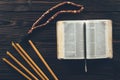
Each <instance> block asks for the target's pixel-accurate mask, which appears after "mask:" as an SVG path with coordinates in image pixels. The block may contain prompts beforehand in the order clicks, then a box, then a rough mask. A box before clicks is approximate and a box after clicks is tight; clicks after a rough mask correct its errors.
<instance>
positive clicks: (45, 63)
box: [29, 40, 58, 80]
mask: <svg viewBox="0 0 120 80" xmlns="http://www.w3.org/2000/svg"><path fill="white" fill-rule="evenodd" d="M29 43H30V45H31V47H32V48H33V49H34V51H35V52H36V54H37V55H38V57H39V58H40V59H41V61H42V62H43V63H44V65H45V66H46V68H47V69H48V71H49V72H50V73H51V75H52V76H53V77H54V79H55V80H58V78H57V76H56V75H55V73H54V72H53V71H52V69H51V68H50V66H49V65H48V64H47V62H46V61H45V59H44V58H43V57H42V55H41V54H40V52H39V51H38V49H37V48H36V47H35V45H34V44H33V43H32V41H31V40H29Z"/></svg>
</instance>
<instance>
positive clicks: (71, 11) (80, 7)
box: [28, 1, 84, 34]
mask: <svg viewBox="0 0 120 80" xmlns="http://www.w3.org/2000/svg"><path fill="white" fill-rule="evenodd" d="M66 4H67V5H72V6H75V7H78V8H79V9H78V10H60V11H58V12H56V13H55V14H54V15H53V16H51V17H50V18H49V19H48V20H47V21H46V22H45V23H43V24H40V25H38V26H36V25H37V24H38V23H39V22H40V21H41V20H42V19H43V18H44V17H45V16H46V15H47V14H49V13H50V12H51V11H53V10H54V9H56V8H58V7H60V6H63V5H66ZM83 9H84V7H83V5H79V4H76V3H73V2H69V1H66V2H62V3H59V4H57V5H56V6H54V7H52V8H50V9H48V10H47V11H46V12H45V13H43V15H42V16H41V17H40V18H39V19H37V20H36V21H35V22H34V23H33V25H32V27H31V29H30V30H29V31H28V34H30V33H31V32H32V31H33V30H34V29H36V28H38V27H43V26H45V25H47V24H48V23H50V21H52V20H53V19H54V18H55V17H57V16H58V15H59V14H61V13H74V14H75V13H80V12H81V11H82V10H83Z"/></svg>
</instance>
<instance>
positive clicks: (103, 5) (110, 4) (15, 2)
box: [0, 0, 120, 11]
mask: <svg viewBox="0 0 120 80" xmlns="http://www.w3.org/2000/svg"><path fill="white" fill-rule="evenodd" d="M62 1H64V0H59V1H54V0H44V1H39V0H34V1H31V0H11V1H4V0H2V1H0V11H46V10H47V9H49V8H51V7H52V6H54V5H56V4H58V3H60V2H62ZM69 1H73V0H69ZM73 2H76V3H78V4H82V5H84V6H85V10H86V11H120V1H119V0H114V1H113V0H102V1H99V0H92V1H89V0H75V1H73ZM98 3H99V4H98Z"/></svg>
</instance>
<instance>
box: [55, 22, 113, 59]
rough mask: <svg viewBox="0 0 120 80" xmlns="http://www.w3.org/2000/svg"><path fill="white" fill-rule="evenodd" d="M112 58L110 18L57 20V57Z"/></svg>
mask: <svg viewBox="0 0 120 80" xmlns="http://www.w3.org/2000/svg"><path fill="white" fill-rule="evenodd" d="M85 55H86V59H101V58H112V57H113V54H112V21H111V20H65V21H58V22H57V57H58V59H84V58H85Z"/></svg>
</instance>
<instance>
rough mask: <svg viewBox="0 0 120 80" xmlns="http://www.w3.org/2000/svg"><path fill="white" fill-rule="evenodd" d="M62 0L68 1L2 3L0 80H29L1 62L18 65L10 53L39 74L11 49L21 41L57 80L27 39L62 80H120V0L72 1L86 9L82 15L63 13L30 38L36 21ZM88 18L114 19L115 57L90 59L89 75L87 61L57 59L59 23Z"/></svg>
mask: <svg viewBox="0 0 120 80" xmlns="http://www.w3.org/2000/svg"><path fill="white" fill-rule="evenodd" d="M62 1H65V0H33V1H32V0H0V80H26V79H25V78H24V77H23V76H21V75H20V74H19V73H18V72H16V71H15V70H14V69H13V68H11V67H10V66H9V65H7V64H6V63H5V62H3V61H2V58H3V57H5V58H7V59H9V60H10V61H11V62H12V63H13V64H15V65H16V66H17V64H16V63H15V62H14V61H13V60H12V59H11V58H10V57H8V56H7V54H6V51H7V50H8V51H10V52H11V53H12V54H13V55H14V56H15V57H16V58H18V59H19V60H20V61H21V62H22V63H23V64H24V65H25V66H26V67H27V68H28V69H30V71H31V72H32V73H34V74H35V75H36V73H35V72H34V71H33V70H32V69H31V68H30V67H29V66H28V65H27V64H26V62H25V61H24V60H23V59H22V58H21V56H20V55H19V54H18V53H17V52H16V51H15V49H14V48H13V47H12V46H11V41H14V42H19V43H20V44H21V45H22V46H23V47H24V49H25V50H26V51H27V52H28V54H29V55H30V56H31V57H32V59H33V60H34V61H35V62H36V63H37V64H38V66H40V67H41V68H42V70H43V71H44V72H45V73H46V74H47V75H48V76H49V78H50V80H54V79H53V78H52V76H51V75H50V73H49V72H48V71H47V69H46V68H45V67H44V65H43V64H42V62H41V61H40V59H39V58H38V57H37V55H36V54H35V52H34V51H33V49H32V48H31V47H30V45H29V44H28V43H27V41H26V40H28V39H31V40H32V41H33V43H34V44H35V45H36V47H37V48H38V49H39V51H40V52H41V54H42V55H43V57H44V58H45V60H46V61H47V62H48V64H49V65H50V67H51V68H52V69H53V71H54V72H55V74H56V75H57V76H58V78H59V80H120V0H102V1H101V0H70V1H73V2H75V3H78V4H82V5H84V7H85V10H84V11H83V12H82V13H80V14H67V13H65V14H60V15H59V16H57V17H56V18H55V20H53V21H52V22H51V23H49V24H48V25H46V26H45V27H44V28H39V29H36V30H34V31H33V33H32V34H30V35H27V31H28V30H29V29H30V28H31V26H32V24H33V23H34V22H35V20H37V19H38V18H39V17H40V16H41V15H42V14H43V13H44V12H45V11H46V10H48V9H49V8H51V7H52V6H54V5H56V4H58V3H60V2H62ZM87 19H111V20H112V22H113V55H114V57H113V59H111V60H109V59H101V60H88V72H87V73H85V72H84V60H58V59H57V45H56V21H58V20H87ZM17 67H19V66H17ZM20 69H21V68H20ZM21 70H22V69H21ZM36 76H37V75H36ZM37 77H38V76H37Z"/></svg>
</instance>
